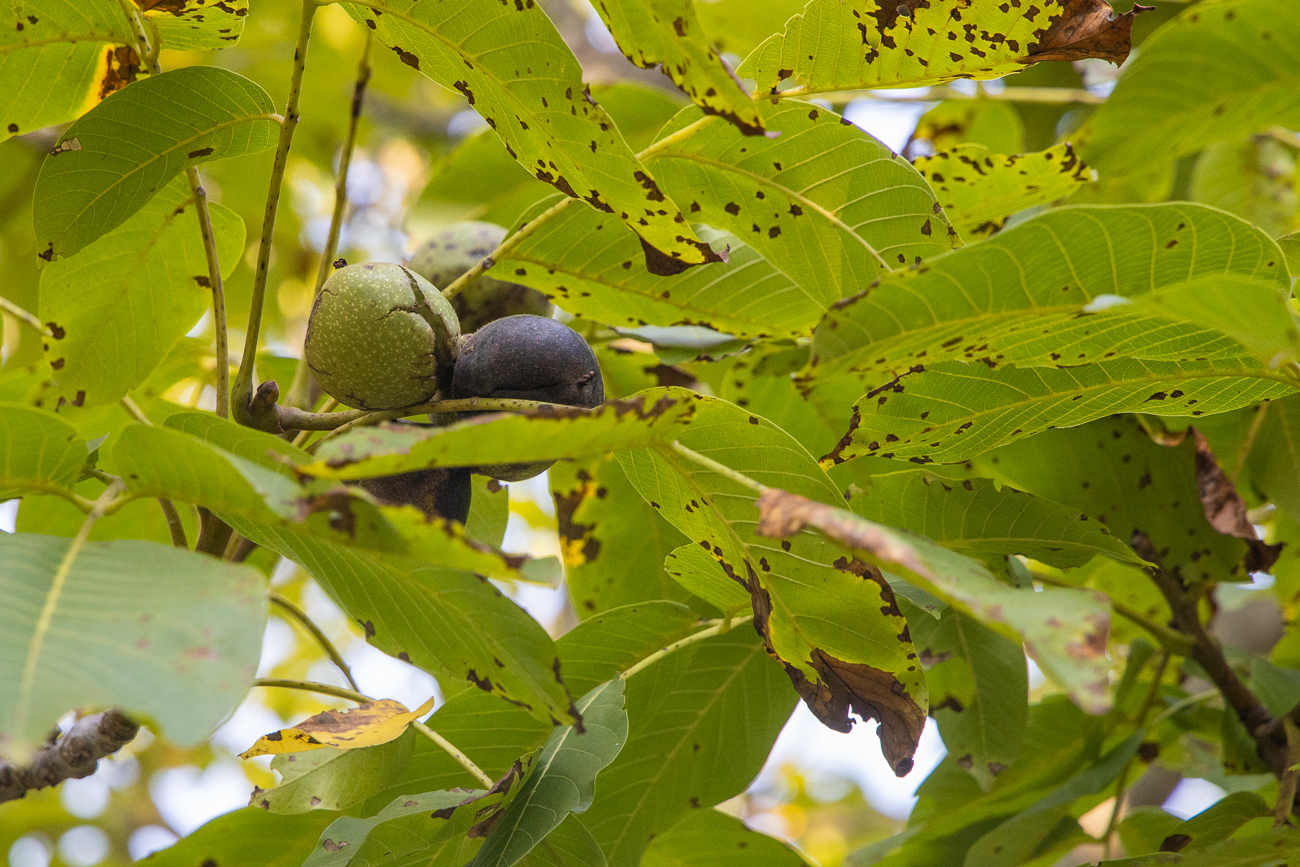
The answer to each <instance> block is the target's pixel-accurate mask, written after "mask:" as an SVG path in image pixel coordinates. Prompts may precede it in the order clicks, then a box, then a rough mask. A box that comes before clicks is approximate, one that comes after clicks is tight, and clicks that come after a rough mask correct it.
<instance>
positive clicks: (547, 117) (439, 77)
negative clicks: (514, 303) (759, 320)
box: [343, 0, 717, 275]
mask: <svg viewBox="0 0 1300 867" xmlns="http://www.w3.org/2000/svg"><path fill="white" fill-rule="evenodd" d="M343 8H344V9H346V10H347V11H348V14H349V15H351V16H352V17H353V19H354V20H356V21H358V22H360V23H363V24H365V25H366V26H367V27H369V28H370V29H371V30H373V31H374V32H375V36H376V37H377V38H378V39H379V41H380V42H381V43H382V44H384V45H386V46H388V48H389V49H391V50H392V51H393V53H394V54H396V55H397V57H398V58H399V59H401V61H402V62H403V63H405V64H406V65H408V66H410V67H412V68H414V69H417V70H419V71H420V72H422V73H424V74H425V75H427V76H429V77H430V78H432V79H433V80H434V81H436V82H438V83H439V84H441V85H442V86H443V87H446V88H447V89H448V90H456V91H458V92H459V93H461V94H462V95H463V96H464V97H465V99H466V100H468V101H469V104H470V106H471V107H473V109H474V110H475V111H477V112H478V113H479V114H480V115H481V116H482V117H483V119H484V120H486V121H487V124H488V126H490V127H492V128H493V129H494V130H495V131H496V134H497V135H498V136H500V138H501V140H502V141H503V142H504V143H505V145H506V148H507V150H509V151H510V155H511V156H512V157H513V158H514V159H516V160H517V161H518V162H519V163H520V165H522V166H523V167H524V168H526V169H528V171H529V172H530V173H532V174H533V175H534V176H536V177H537V178H538V179H539V180H542V181H545V182H546V183H548V184H550V185H551V186H553V187H555V188H556V189H557V190H559V191H560V192H562V193H564V194H565V195H566V196H569V197H570V198H573V199H581V200H582V201H584V202H586V203H587V204H589V205H590V206H591V207H593V208H596V209H597V210H599V211H604V212H605V213H608V214H615V215H617V216H618V218H619V219H620V220H622V221H623V222H624V223H626V224H627V225H628V227H630V228H631V229H632V230H633V231H635V232H636V233H637V234H638V235H639V236H640V237H641V239H642V241H643V242H644V245H645V251H644V252H645V264H646V267H647V268H648V269H649V270H650V271H651V272H652V273H655V274H661V275H670V274H677V273H680V272H681V271H684V270H685V269H686V268H688V267H690V266H691V265H699V264H703V263H704V262H711V261H716V260H717V256H716V255H715V254H714V253H713V251H712V250H711V249H709V247H708V245H706V244H704V243H703V242H701V241H700V240H699V239H698V238H696V237H695V235H694V234H693V233H692V232H691V230H690V228H689V226H687V224H686V222H685V219H684V218H683V216H682V213H681V211H680V210H679V209H678V207H677V205H675V204H674V203H673V202H672V200H671V199H669V198H668V197H667V196H666V195H665V194H664V192H663V191H662V190H661V188H660V186H659V184H658V183H657V182H656V181H655V179H654V177H652V176H651V174H650V171H649V170H648V169H647V168H646V167H645V166H643V165H642V164H641V162H640V161H639V160H638V159H637V157H636V155H635V154H634V153H632V150H631V148H629V147H628V145H627V143H626V142H625V141H624V140H623V137H622V135H620V134H619V131H618V128H617V127H616V126H615V125H614V122H613V121H612V120H611V119H610V117H609V115H608V114H607V113H606V112H605V110H604V109H603V108H601V107H600V105H598V104H597V103H596V101H595V100H594V99H592V97H591V93H590V91H589V90H587V89H586V86H585V85H584V84H583V81H582V68H581V67H580V66H579V65H578V60H577V58H576V57H574V56H573V52H572V51H570V50H569V47H568V46H567V45H565V43H564V40H563V39H562V38H560V34H559V33H558V32H557V31H556V29H555V26H554V25H553V24H552V23H551V22H550V20H549V19H548V18H547V17H546V13H545V12H543V11H542V8H541V6H540V5H537V4H535V3H523V2H519V3H491V2H480V0H453V2H448V3H424V2H420V0H368V2H365V3H344V4H343Z"/></svg>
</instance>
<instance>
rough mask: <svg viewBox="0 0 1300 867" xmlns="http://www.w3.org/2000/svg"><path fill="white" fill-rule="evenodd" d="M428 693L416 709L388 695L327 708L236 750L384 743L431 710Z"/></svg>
mask: <svg viewBox="0 0 1300 867" xmlns="http://www.w3.org/2000/svg"><path fill="white" fill-rule="evenodd" d="M434 701H436V697H431V698H430V699H429V700H428V701H426V702H425V703H424V704H422V705H420V706H419V707H418V708H416V709H415V710H407V709H406V705H404V704H402V703H401V702H400V701H394V700H393V699H391V698H385V699H380V700H379V701H368V702H365V703H364V704H359V705H357V706H356V707H353V708H347V709H346V710H327V711H322V712H321V713H318V714H316V715H315V716H313V717H309V718H308V719H305V720H303V721H302V722H300V723H298V724H297V725H295V726H290V727H289V728H287V729H280V730H279V731H275V732H271V733H270V734H269V735H262V736H261V737H260V738H258V739H257V743H255V744H253V745H252V746H251V747H249V748H248V749H246V750H244V751H243V752H242V753H240V754H239V757H240V758H241V759H251V758H253V757H254V756H273V755H278V754H280V753H301V752H304V751H306V750H318V749H321V748H322V747H333V748H334V749H336V750H355V749H360V748H361V747H374V746H378V745H379V744H386V743H388V742H389V741H391V740H396V739H397V738H399V737H401V736H402V734H403V733H404V732H405V731H406V729H407V726H409V725H410V724H411V723H412V722H414V721H415V720H416V719H418V718H419V717H422V716H424V715H425V714H426V713H428V712H429V711H431V710H433V703H434Z"/></svg>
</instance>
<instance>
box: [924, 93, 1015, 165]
mask: <svg viewBox="0 0 1300 867" xmlns="http://www.w3.org/2000/svg"><path fill="white" fill-rule="evenodd" d="M917 139H921V140H924V141H928V142H929V143H930V145H931V147H933V148H934V149H935V150H936V151H946V150H950V149H952V148H955V147H957V146H958V145H963V144H977V145H983V146H984V147H986V148H988V149H989V150H990V151H992V152H993V153H995V154H1018V153H1024V150H1025V125H1024V122H1023V121H1021V120H1020V115H1019V114H1017V113H1016V108H1015V106H1013V105H1012V104H1011V103H1009V102H1007V101H1006V100H1001V99H987V98H985V97H983V96H980V97H977V98H975V99H946V100H944V101H943V102H941V103H939V104H938V105H936V106H935V107H934V108H932V109H930V110H929V111H927V112H926V113H925V114H923V115H921V119H920V120H919V121H917V122H916V131H915V132H914V133H912V141H909V142H908V148H907V150H908V152H909V154H910V152H911V149H912V142H914V141H916V140H917Z"/></svg>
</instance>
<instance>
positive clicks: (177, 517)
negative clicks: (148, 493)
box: [158, 497, 190, 550]
mask: <svg viewBox="0 0 1300 867" xmlns="http://www.w3.org/2000/svg"><path fill="white" fill-rule="evenodd" d="M158 505H159V506H161V507H162V513H163V517H164V518H166V519H167V529H168V530H169V531H170V532H171V534H172V544H173V545H175V546H176V547H177V548H184V549H186V550H189V547H190V543H189V540H188V539H186V538H185V525H184V524H182V523H181V513H180V512H178V511H176V505H175V504H174V503H173V502H172V501H171V500H167V499H164V498H162V497H159V498H158Z"/></svg>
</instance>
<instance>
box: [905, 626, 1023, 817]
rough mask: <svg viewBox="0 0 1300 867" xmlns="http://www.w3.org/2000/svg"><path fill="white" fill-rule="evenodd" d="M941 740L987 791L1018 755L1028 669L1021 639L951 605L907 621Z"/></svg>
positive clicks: (1021, 737) (1020, 743)
mask: <svg viewBox="0 0 1300 867" xmlns="http://www.w3.org/2000/svg"><path fill="white" fill-rule="evenodd" d="M908 624H909V630H910V632H911V634H912V641H913V642H914V643H915V644H916V647H917V651H918V653H919V654H920V657H921V662H922V663H923V664H925V666H926V671H925V681H926V686H927V687H928V689H929V690H930V703H931V708H932V709H931V713H933V714H934V718H935V721H936V722H938V723H939V732H940V734H942V735H943V743H944V746H945V747H947V748H948V752H949V753H950V754H951V755H954V756H956V757H957V763H958V765H959V766H961V767H963V768H965V769H966V770H968V771H969V772H970V774H971V776H973V777H974V778H975V779H976V780H978V781H979V783H980V786H981V788H983V789H984V790H985V791H987V790H988V789H989V788H990V787H991V786H992V784H993V781H994V780H995V779H996V778H997V777H998V776H999V775H1000V774H1001V773H1002V772H1003V771H1005V770H1006V769H1007V768H1009V767H1011V765H1013V764H1014V763H1015V761H1016V760H1017V759H1018V758H1020V749H1021V746H1022V744H1023V743H1024V736H1025V726H1026V724H1027V722H1028V719H1029V704H1028V701H1029V670H1028V666H1026V665H1025V651H1024V648H1022V647H1021V646H1020V644H1019V643H1018V642H1015V641H1012V640H1011V639H1009V638H1007V637H1005V636H1003V635H1000V634H998V633H997V632H994V631H993V630H992V629H989V628H988V627H987V626H983V625H982V624H980V623H978V622H977V621H975V620H973V619H971V618H970V617H967V616H965V615H963V614H959V613H957V612H956V611H955V610H954V609H952V608H947V609H945V610H944V612H943V614H942V615H941V616H940V618H939V619H938V620H935V619H933V618H930V617H913V618H910V619H909V621H908Z"/></svg>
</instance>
